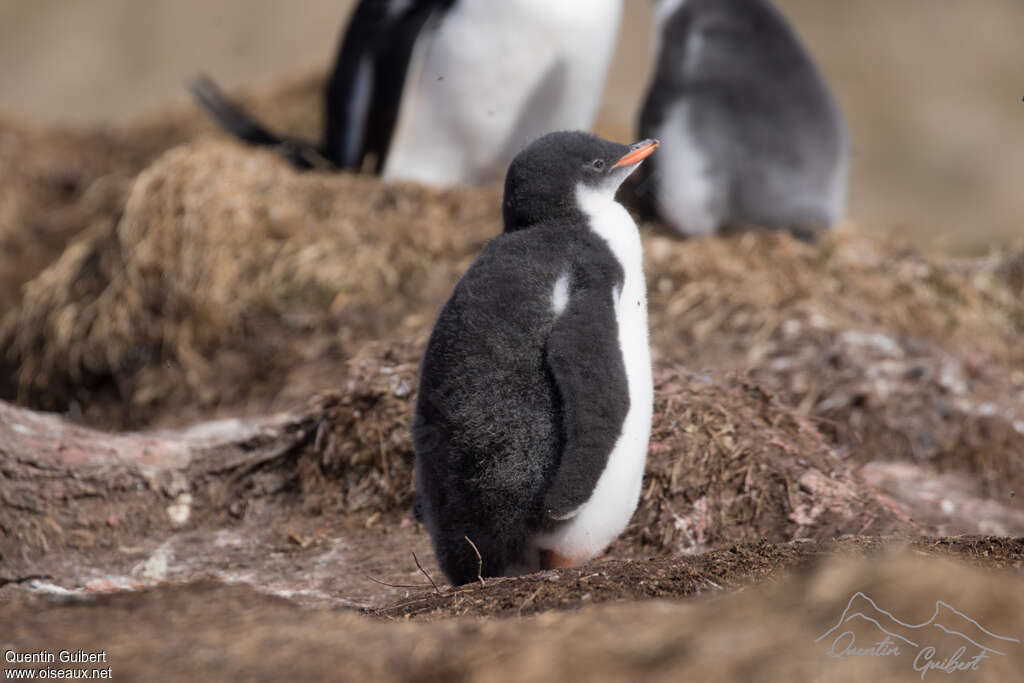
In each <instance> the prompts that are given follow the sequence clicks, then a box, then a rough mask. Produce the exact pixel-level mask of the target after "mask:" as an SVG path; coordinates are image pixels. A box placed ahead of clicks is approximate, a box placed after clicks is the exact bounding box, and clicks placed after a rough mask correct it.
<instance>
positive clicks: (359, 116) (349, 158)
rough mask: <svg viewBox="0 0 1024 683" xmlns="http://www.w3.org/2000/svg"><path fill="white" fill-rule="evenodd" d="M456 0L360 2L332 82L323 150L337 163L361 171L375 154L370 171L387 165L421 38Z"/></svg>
mask: <svg viewBox="0 0 1024 683" xmlns="http://www.w3.org/2000/svg"><path fill="white" fill-rule="evenodd" d="M454 1H455V0H409V1H408V2H405V3H396V2H382V1H381V0H362V1H361V2H360V3H359V6H358V7H357V8H356V10H355V12H354V13H353V15H352V19H351V21H349V24H348V28H347V29H346V30H345V33H344V37H343V39H342V41H341V45H340V47H339V49H338V56H337V58H336V59H335V62H334V69H333V71H332V72H331V78H330V81H329V82H328V83H327V91H326V99H325V102H324V107H325V110H324V147H323V152H324V155H325V156H326V157H327V158H328V159H329V160H330V161H331V162H333V163H334V164H336V165H338V166H340V167H342V168H351V169H355V170H360V169H362V168H363V165H364V163H366V160H367V157H372V168H370V169H369V170H372V171H376V172H380V171H381V170H382V169H383V168H384V162H385V160H386V159H387V154H388V148H389V147H390V145H391V137H392V134H393V133H394V129H395V124H396V123H397V121H398V112H399V109H400V106H401V98H402V92H403V90H404V88H405V80H406V76H407V75H408V71H409V63H410V60H411V59H412V54H413V50H414V49H415V47H416V42H417V41H418V40H419V39H420V37H421V36H420V34H421V33H422V32H423V31H424V27H425V26H427V24H428V22H429V21H430V20H431V18H432V17H436V16H437V15H438V14H439V13H440V12H443V11H444V10H447V9H448V8H450V7H451V6H452V4H454Z"/></svg>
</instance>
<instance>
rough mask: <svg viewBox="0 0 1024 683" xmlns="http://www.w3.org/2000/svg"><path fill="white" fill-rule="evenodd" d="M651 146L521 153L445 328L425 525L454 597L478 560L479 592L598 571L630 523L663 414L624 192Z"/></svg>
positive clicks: (425, 445) (430, 414) (419, 406)
mask: <svg viewBox="0 0 1024 683" xmlns="http://www.w3.org/2000/svg"><path fill="white" fill-rule="evenodd" d="M657 145H658V143H657V141H654V140H645V141H643V142H638V143H636V144H634V145H632V146H627V145H622V144H618V143H614V142H608V141H607V140H603V139H601V138H598V137H595V136H593V135H590V134H588V133H582V132H559V133H551V134H548V135H546V136H544V137H542V138H540V139H538V140H536V141H535V142H533V143H532V144H531V145H530V146H529V147H527V148H526V149H525V150H524V151H522V152H520V153H519V154H518V155H517V156H516V157H515V159H514V161H513V162H512V164H511V166H510V167H509V169H508V174H507V176H506V179H505V195H504V202H503V220H504V231H503V233H502V234H501V235H499V236H498V237H496V238H494V239H493V240H492V241H491V242H490V243H488V244H487V246H486V247H485V248H484V249H483V251H482V252H481V254H480V256H479V257H478V258H477V260H476V261H475V262H474V263H473V265H472V266H471V267H470V268H469V270H468V271H466V273H465V275H463V277H462V278H461V279H460V280H459V283H458V284H457V285H456V287H455V291H454V292H453V294H452V296H451V298H450V299H449V300H448V302H447V304H445V306H444V308H443V309H442V311H441V313H440V316H439V317H438V320H437V324H436V326H435V327H434V331H433V333H432V334H431V336H430V340H429V342H428V344H427V348H426V352H425V355H424V357H423V363H422V367H421V374H420V389H419V396H418V399H417V403H416V414H415V419H414V421H413V445H414V448H415V452H416V488H417V506H418V512H419V514H420V516H421V519H422V520H423V522H424V524H425V525H426V528H427V530H428V531H429V532H430V535H431V537H432V539H433V544H434V549H435V551H436V553H437V558H438V562H439V563H440V565H441V568H442V569H443V570H444V573H445V574H446V575H447V576H448V578H449V579H450V580H451V582H452V583H453V584H455V585H458V584H462V583H466V582H468V581H472V580H474V579H475V578H476V577H477V570H478V559H477V555H476V553H477V551H479V553H480V558H481V559H482V561H483V567H482V573H483V576H497V575H512V574H518V573H523V572H525V571H531V570H536V569H538V568H540V567H556V566H570V565H572V564H576V563H580V562H583V561H586V560H588V559H590V558H592V557H594V556H596V555H597V554H598V553H600V552H601V551H602V550H604V548H606V547H607V545H608V544H609V543H610V542H611V541H612V540H613V539H614V538H615V537H616V536H618V535H619V534H620V533H621V532H622V530H623V529H624V528H625V526H626V523H627V522H628V521H629V518H630V517H631V516H632V514H633V511H634V509H635V508H636V505H637V501H638V499H639V495H640V485H641V481H642V478H643V472H644V462H645V460H646V456H647V444H648V439H649V437H650V430H651V414H652V404H653V385H652V379H651V356H650V347H649V345H648V336H647V334H648V333H647V294H646V287H645V284H644V273H643V250H642V247H641V244H640V235H639V232H638V231H637V227H636V224H635V223H634V222H633V219H632V218H631V217H630V215H629V213H627V212H626V210H625V209H624V208H623V207H622V205H621V204H619V203H618V202H616V200H615V194H616V191H617V190H618V188H619V185H620V184H621V183H622V181H623V180H625V178H626V177H627V176H628V175H629V174H630V173H632V172H633V170H634V169H636V168H637V166H638V165H639V164H640V162H641V161H642V160H643V159H644V158H646V157H647V156H648V155H649V154H650V153H651V152H653V151H654V148H655V147H657ZM467 539H468V540H467ZM469 541H472V544H471V543H470V542H469Z"/></svg>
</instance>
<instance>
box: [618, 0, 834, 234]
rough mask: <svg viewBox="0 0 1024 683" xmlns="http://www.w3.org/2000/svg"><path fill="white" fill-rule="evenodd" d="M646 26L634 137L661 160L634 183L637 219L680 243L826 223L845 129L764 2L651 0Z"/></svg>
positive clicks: (798, 230)
mask: <svg viewBox="0 0 1024 683" xmlns="http://www.w3.org/2000/svg"><path fill="white" fill-rule="evenodd" d="M655 17H656V18H655V21H656V25H657V31H658V33H659V43H660V48H659V50H658V56H657V67H656V73H655V76H654V80H653V82H652V84H651V86H650V90H649V92H648V95H647V100H646V102H645V104H644V106H643V110H642V112H641V115H640V132H641V135H643V136H650V137H657V138H659V139H661V141H662V143H663V145H664V150H663V152H662V153H660V154H659V155H658V156H657V158H656V159H654V160H653V161H654V163H652V164H651V165H650V166H649V167H647V168H645V169H642V170H641V172H640V173H639V174H637V176H638V177H637V182H636V193H637V194H638V195H639V197H638V199H639V201H640V202H642V204H644V205H645V207H644V208H646V209H647V210H648V211H650V212H653V213H654V214H655V216H657V217H658V218H660V219H661V220H662V221H663V222H664V223H666V224H667V225H668V226H670V227H672V228H674V229H675V230H677V231H678V232H680V233H683V234H684V235H700V234H704V233H710V232H714V231H716V230H718V229H719V228H721V227H743V226H751V225H754V226H762V227H768V228H789V229H791V230H793V232H794V233H795V234H797V235H800V236H806V237H810V236H812V235H813V231H814V230H817V229H821V228H826V227H829V226H831V225H832V224H833V223H835V222H836V221H837V220H838V219H839V218H840V217H841V216H842V213H843V208H844V204H845V196H846V176H847V166H848V151H847V136H846V127H845V124H844V122H843V117H842V113H841V112H840V110H839V106H838V105H837V103H836V100H835V98H834V97H833V96H832V94H831V93H830V91H829V88H828V86H827V85H826V84H825V81H824V79H823V78H822V76H821V74H820V73H819V72H818V69H817V68H816V67H815V65H814V63H813V62H812V61H811V58H810V56H809V55H808V53H807V52H806V51H805V50H804V48H803V47H802V46H801V44H800V41H799V39H798V38H797V36H796V35H795V34H794V33H793V31H792V30H791V29H790V27H789V25H788V24H787V22H786V20H785V18H784V17H783V16H782V15H781V14H780V13H779V12H778V11H777V10H776V9H775V8H774V7H772V5H771V4H770V3H769V2H768V1H767V0H656V8H655Z"/></svg>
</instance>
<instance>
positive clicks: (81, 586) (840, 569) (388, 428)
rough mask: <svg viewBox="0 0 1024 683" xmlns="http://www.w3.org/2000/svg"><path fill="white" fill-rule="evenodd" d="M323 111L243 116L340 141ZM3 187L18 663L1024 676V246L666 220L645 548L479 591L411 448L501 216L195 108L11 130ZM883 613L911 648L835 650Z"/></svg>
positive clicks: (654, 286)
mask: <svg viewBox="0 0 1024 683" xmlns="http://www.w3.org/2000/svg"><path fill="white" fill-rule="evenodd" d="M319 82H320V81H319V78H318V77H317V76H309V77H307V78H304V79H297V80H293V81H289V82H286V83H283V84H279V85H276V86H273V87H268V88H266V89H264V90H263V91H258V92H252V93H249V94H248V99H247V101H248V102H249V103H250V104H251V105H252V106H254V107H257V108H259V109H260V111H261V112H262V113H263V114H264V115H265V116H266V117H267V118H268V119H269V120H271V121H273V122H274V123H275V125H277V126H279V127H281V128H283V129H287V130H289V131H292V132H295V133H297V134H306V135H312V134H313V132H312V131H315V129H316V114H315V110H316V107H315V101H316V95H315V93H316V92H317V89H318V87H319ZM285 95H287V96H285ZM0 158H2V160H3V163H0V197H2V198H3V199H4V201H3V202H0V207H2V208H0V218H2V220H0V242H2V244H3V245H4V251H3V254H4V256H3V258H2V259H0V282H2V286H0V297H2V298H0V313H2V317H0V398H2V399H3V401H4V402H3V403H0V615H2V618H0V649H3V650H5V651H6V650H15V651H19V652H21V651H25V652H27V651H38V650H40V649H77V648H82V649H85V650H105V651H107V652H108V654H109V660H110V664H109V665H110V667H111V669H112V671H113V673H114V675H115V678H122V679H126V680H130V679H135V678H150V679H151V678H156V677H159V678H160V679H167V680H173V679H186V678H188V679H194V678H195V677H197V676H201V677H204V678H210V679H219V678H224V677H229V676H233V677H236V678H239V679H246V680H272V679H278V678H281V677H283V676H288V677H290V678H300V679H302V678H328V677H330V678H342V679H351V680H366V678H368V677H374V678H380V679H383V680H392V679H393V680H435V679H437V680H440V679H444V680H448V679H451V678H456V679H469V678H478V679H482V680H512V679H516V680H520V679H522V678H542V677H543V678H550V677H553V676H563V677H564V676H570V675H571V676H573V677H582V676H586V677H587V678H593V679H599V680H604V679H609V680H611V679H621V678H623V677H626V678H646V679H652V680H660V679H663V678H664V679H666V680H667V679H669V678H671V679H673V680H679V679H683V680H686V679H693V678H700V679H705V680H861V679H864V678H872V679H874V680H910V677H911V676H913V677H915V680H916V679H917V678H919V677H920V672H918V671H915V670H914V660H915V657H923V659H918V663H919V664H921V662H922V661H923V662H925V664H926V663H927V662H928V661H933V662H937V661H939V660H940V659H948V656H949V655H951V654H952V653H953V652H955V651H956V649H957V647H959V645H958V643H959V642H965V643H967V644H966V646H965V647H966V648H967V651H965V653H964V655H963V657H964V658H965V660H964V661H966V660H967V659H969V658H970V657H973V656H974V655H975V654H976V653H977V652H981V651H984V652H985V653H987V658H986V659H985V660H983V661H981V662H980V663H976V669H977V670H973V669H972V670H964V671H961V672H959V673H958V674H957V675H958V676H960V675H962V676H963V677H964V679H965V680H973V679H974V678H976V677H980V678H978V679H979V680H1013V679H1014V678H1015V677H1016V675H1017V672H1019V671H1020V667H1021V664H1022V663H1024V647H1022V646H1021V644H1020V642H1015V641H1014V640H1013V639H1020V638H1024V622H1022V621H1021V618H1020V614H1021V613H1022V607H1024V604H1022V603H1021V596H1022V595H1024V592H1022V591H1021V576H1022V572H1024V540H1022V537H1024V503H1022V500H1021V499H1022V496H1024V493H1022V492H1024V370H1022V368H1024V346H1022V345H1021V344H1020V340H1021V333H1022V332H1024V303H1022V296H1021V295H1022V293H1024V251H1021V250H1020V249H1016V250H1015V249H1014V248H1012V247H1006V248H1004V249H1002V250H997V251H993V252H992V253H991V254H990V255H989V256H987V257H985V258H976V259H970V260H967V259H959V258H954V257H949V256H942V255H937V254H932V253H925V252H922V251H920V250H918V249H915V248H912V247H909V246H907V245H905V244H900V243H895V242H892V241H887V240H880V239H877V238H873V237H868V236H865V235H864V234H862V233H859V232H855V231H853V230H849V229H845V230H840V231H839V232H838V233H837V234H835V235H833V236H828V237H826V238H824V239H823V240H822V241H821V242H820V243H818V244H814V245H808V244H805V243H802V242H798V241H795V240H793V239H791V238H789V237H788V236H786V235H780V234H761V233H757V232H748V233H743V234H736V235H731V236H728V237H723V238H715V239H707V240H695V241H680V240H677V239H675V238H674V237H672V236H671V235H668V234H666V233H665V232H664V231H663V230H662V229H660V228H659V227H658V226H655V225H648V226H644V228H643V232H644V242H645V252H646V253H645V256H646V263H647V275H648V286H649V292H650V325H651V337H652V345H653V350H654V358H655V381H656V404H655V418H654V431H653V434H652V441H651V450H650V456H649V463H648V470H647V477H646V480H645V484H644V491H643V494H642V499H641V503H640V507H639V509H638V511H637V513H636V515H635V516H634V518H633V521H632V523H631V525H630V527H629V528H628V529H627V531H626V533H625V534H624V535H623V537H622V538H620V539H619V540H618V541H616V543H615V544H613V546H612V547H611V548H610V549H609V551H608V552H607V553H606V555H605V556H603V557H601V558H599V559H598V560H596V561H595V562H593V563H591V564H588V565H587V566H584V567H581V568H577V569H573V570H559V571H553V572H546V573H541V574H537V575H532V576H528V577H523V578H519V579H501V580H498V579H489V580H487V581H485V582H484V581H482V582H480V583H479V584H473V585H469V586H463V587H459V588H452V587H449V586H445V585H443V581H442V576H441V575H440V572H439V571H438V569H437V567H436V564H435V562H434V560H433V556H432V553H431V551H430V548H429V540H428V539H427V538H426V536H425V534H424V532H423V530H422V529H421V528H420V527H419V525H418V524H417V523H416V522H414V521H413V519H412V518H411V515H410V514H409V506H410V502H411V495H412V482H411V476H410V475H411V444H410V441H409V434H408V424H409V419H410V415H411V410H412V405H413V401H414V398H415V395H416V390H417V378H416V368H417V363H418V361H419V356H420V353H421V350H422V347H423V344H424V341H425V335H426V334H427V333H428V332H429V329H430V325H431V324H432V322H433V317H434V315H435V314H436V312H437V310H438V308H439V306H440V305H441V304H442V303H443V301H444V299H445V297H446V296H447V294H448V293H449V292H450V290H451V287H452V285H453V283H454V282H455V280H456V279H457V277H458V276H459V274H460V273H461V272H462V271H463V270H464V269H465V268H466V266H467V265H468V264H469V263H470V262H471V261H472V259H473V257H474V256H475V254H476V253H477V252H478V251H479V249H480V247H481V246H482V245H483V244H484V243H485V242H486V240H487V239H489V238H490V237H491V236H493V235H494V234H496V233H497V232H498V230H499V229H500V214H499V197H500V195H499V190H498V188H484V189H479V190H453V191H445V192H437V191H433V190H429V189H425V188H421V187H416V186H406V185H391V186H389V185H384V184H381V183H379V182H378V181H376V180H374V179H372V178H366V177H360V176H353V175H330V174H323V173H310V174H298V173H295V172H293V171H292V170H291V169H289V168H288V167H287V166H286V165H284V164H283V163H281V162H280V161H279V159H278V158H277V157H276V156H275V155H274V153H273V152H267V151H263V152H257V151H252V150H247V149H244V148H242V147H240V146H237V145H235V144H233V143H230V142H228V141H225V140H223V139H221V138H219V137H218V136H216V135H215V134H213V133H212V131H211V129H210V127H209V126H208V125H207V124H206V123H205V122H203V121H202V120H201V118H200V117H199V116H198V115H197V114H196V113H195V112H192V111H189V110H182V111H180V112H171V113H167V114H164V115H161V116H159V117H151V118H150V119H147V120H145V121H141V122H138V123H134V124H130V125H126V126H123V127H120V128H116V129H108V130H106V131H104V132H101V133H97V132H94V133H90V132H87V131H85V132H83V131H79V132H69V131H59V130H52V129H45V128H34V127H30V126H25V125H23V124H20V123H17V122H13V121H8V122H4V123H0ZM44 411H45V412H44ZM858 591H859V592H861V593H863V594H864V595H865V596H868V597H869V598H870V599H871V601H872V602H866V601H864V600H863V599H862V598H856V599H857V600H860V602H858V603H857V605H858V609H859V613H861V614H863V615H867V616H871V614H869V613H868V612H867V611H865V610H869V608H870V609H874V610H875V613H874V617H873V618H875V621H876V622H878V623H879V624H880V625H879V628H882V627H883V626H885V627H887V632H888V633H892V634H895V635H894V636H892V637H893V638H895V639H896V640H899V643H900V647H902V648H903V649H902V651H901V653H900V654H899V655H895V654H893V653H891V652H888V653H887V654H886V653H885V648H882V650H878V651H877V652H875V653H874V654H872V653H861V654H862V656H844V657H836V656H830V653H831V654H833V655H835V654H836V653H837V651H838V652H840V653H842V652H846V650H845V649H844V648H846V646H847V645H849V643H848V642H847V641H845V640H840V641H838V644H837V638H838V637H839V635H841V634H843V633H846V631H830V629H832V627H833V626H835V625H836V622H837V621H838V620H840V619H841V617H843V616H844V610H846V609H847V607H848V603H850V601H851V599H854V596H855V594H856V593H857V592H858ZM937 601H944V603H947V604H948V605H950V606H952V607H953V608H955V609H956V611H951V610H950V609H947V608H946V607H943V606H942V605H938V606H937V604H936V602H937ZM933 613H935V614H933ZM851 614H855V613H854V612H850V613H849V614H847V615H846V616H850V615H851ZM886 619H889V621H886ZM894 620H895V621H894ZM844 623H845V620H844ZM934 623H939V624H940V625H941V626H942V628H939V627H936V626H933V625H932V624H934ZM952 623H955V624H957V625H956V626H950V625H949V624H952ZM926 624H927V625H926ZM844 628H846V629H847V631H850V632H851V633H854V634H855V635H854V637H855V638H856V641H857V645H856V647H864V648H869V647H874V645H875V644H876V642H877V641H879V640H880V639H881V638H882V637H884V634H883V635H882V636H879V632H878V631H871V629H870V623H869V622H867V621H866V619H861V620H859V621H856V623H851V624H847V625H846V626H845V627H844ZM979 629H980V630H979ZM950 630H952V631H955V632H956V634H951V633H949V631H950ZM828 633H831V634H832V635H826V636H825V637H823V638H821V639H819V636H822V635H823V634H828ZM961 636H963V638H968V637H969V638H970V641H967V640H961V641H957V638H960V637H961ZM910 643H913V645H911V644H910ZM929 646H930V647H934V648H935V651H934V653H933V655H927V656H925V655H921V651H922V650H925V649H927V647H929ZM837 648H838V650H837ZM979 648H980V649H979ZM846 654H847V655H849V654H850V653H849V652H846ZM947 664H948V662H947ZM954 664H955V663H954ZM5 666H7V665H5ZM950 666H952V665H950ZM925 674H926V679H932V678H938V677H940V676H941V675H942V673H941V672H939V671H931V672H925ZM968 676H970V679H968Z"/></svg>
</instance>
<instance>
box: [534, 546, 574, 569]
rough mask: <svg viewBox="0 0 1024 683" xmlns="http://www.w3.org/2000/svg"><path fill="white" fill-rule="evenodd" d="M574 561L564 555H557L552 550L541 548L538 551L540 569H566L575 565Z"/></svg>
mask: <svg viewBox="0 0 1024 683" xmlns="http://www.w3.org/2000/svg"><path fill="white" fill-rule="evenodd" d="M575 566H576V563H575V562H574V561H573V560H572V558H570V557H566V556H565V555H559V554H558V553H556V552H555V551H554V550H541V551H540V568H541V569H566V568H568V567H575Z"/></svg>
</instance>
